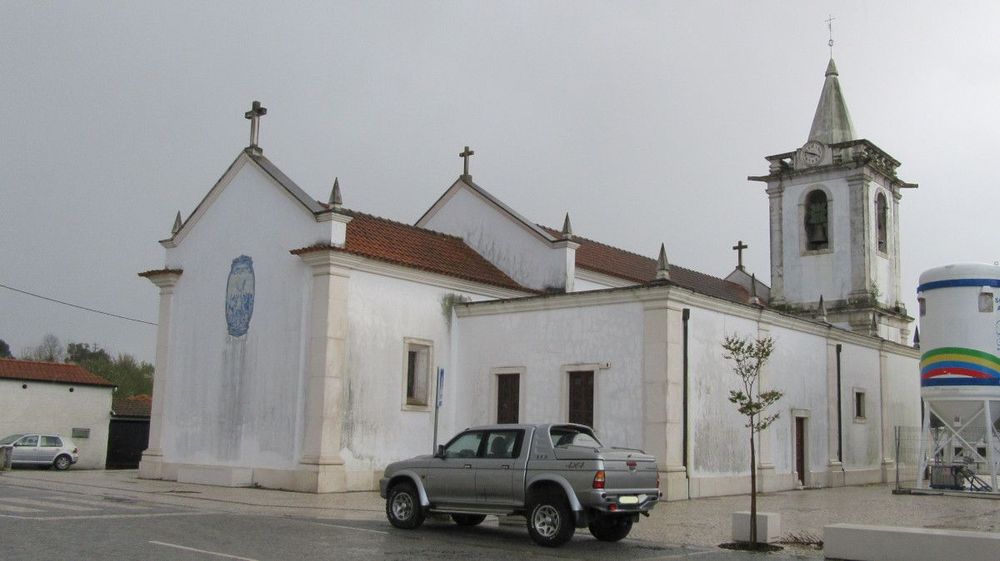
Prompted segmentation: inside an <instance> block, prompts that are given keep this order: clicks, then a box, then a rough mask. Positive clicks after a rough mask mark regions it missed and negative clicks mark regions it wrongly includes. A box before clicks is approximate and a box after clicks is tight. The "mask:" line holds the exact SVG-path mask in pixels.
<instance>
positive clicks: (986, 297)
mask: <svg viewBox="0 0 1000 561" xmlns="http://www.w3.org/2000/svg"><path fill="white" fill-rule="evenodd" d="M979 311H980V312H985V313H991V312H993V293H992V292H980V293H979Z"/></svg>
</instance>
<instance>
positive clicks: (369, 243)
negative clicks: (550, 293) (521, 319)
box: [292, 209, 534, 292]
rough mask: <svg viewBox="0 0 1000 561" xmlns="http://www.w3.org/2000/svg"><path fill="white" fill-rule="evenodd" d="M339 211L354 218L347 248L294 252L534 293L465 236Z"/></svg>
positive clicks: (349, 231) (316, 248)
mask: <svg viewBox="0 0 1000 561" xmlns="http://www.w3.org/2000/svg"><path fill="white" fill-rule="evenodd" d="M338 212H340V213H342V214H347V215H349V216H351V217H352V220H351V221H350V222H349V223H348V224H347V242H346V243H345V244H344V247H343V248H339V247H330V246H312V247H305V248H302V249H296V250H293V251H292V253H294V254H296V255H301V254H303V253H308V252H310V251H319V250H324V249H333V250H335V251H343V252H345V253H351V254H354V255H361V256H363V257H368V258H371V259H377V260H379V261H386V262H389V263H395V264H397V265H403V266H406V267H413V268H415V269H421V270H424V271H430V272H432V273H439V274H442V275H448V276H451V277H457V278H460V279H465V280H470V281H474V282H480V283H483V284H489V285H493V286H499V287H503V288H509V289H513V290H522V291H525V292H534V291H531V290H528V289H526V288H524V287H523V286H521V285H520V284H518V283H517V282H516V281H514V280H513V279H511V278H510V277H508V276H507V275H506V274H504V272H503V271H501V270H500V269H498V268H496V266H494V265H493V264H492V263H490V262H489V261H487V260H486V259H485V258H484V257H483V256H482V255H479V254H478V253H476V251H475V250H473V249H472V248H471V247H469V246H468V245H466V243H465V242H464V241H463V240H462V238H459V237H456V236H450V235H447V234H442V233H439V232H435V231H433V230H427V229H424V228H419V227H417V226H411V225H409V224H403V223H401V222H394V221H392V220H387V219H385V218H380V217H378V216H372V215H370V214H364V213H361V212H356V211H351V210H346V209H341V210H339V211H338Z"/></svg>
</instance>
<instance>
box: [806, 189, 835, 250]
mask: <svg viewBox="0 0 1000 561" xmlns="http://www.w3.org/2000/svg"><path fill="white" fill-rule="evenodd" d="M828 209H829V205H828V203H827V199H826V193H824V192H823V191H820V190H819V189H817V190H815V191H813V192H811V193H809V195H808V196H806V215H805V228H806V249H808V250H810V251H813V250H817V249H827V248H828V247H830V220H829V216H830V213H829V212H828Z"/></svg>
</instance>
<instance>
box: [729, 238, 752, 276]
mask: <svg viewBox="0 0 1000 561" xmlns="http://www.w3.org/2000/svg"><path fill="white" fill-rule="evenodd" d="M748 247H750V246H749V245H747V244H745V243H743V240H740V241H738V242H736V245H734V246H733V249H734V250H736V268H737V269H739V270H741V271H742V270H743V250H744V249H746V248H748Z"/></svg>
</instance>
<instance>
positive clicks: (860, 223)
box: [841, 172, 872, 300]
mask: <svg viewBox="0 0 1000 561" xmlns="http://www.w3.org/2000/svg"><path fill="white" fill-rule="evenodd" d="M870 181H871V177H870V176H869V175H868V174H867V173H865V172H861V173H858V174H855V175H852V176H850V177H848V178H847V192H848V206H849V211H848V212H850V217H851V231H850V232H849V233H848V236H847V237H846V238H845V239H844V240H843V241H841V243H845V242H846V243H847V244H848V248H849V251H850V255H851V273H850V274H851V291H850V292H849V293H848V296H847V297H848V299H849V300H851V299H863V300H867V299H868V296H869V294H870V293H869V289H871V279H872V273H871V253H872V243H871V242H872V240H871V233H870V232H869V226H870V225H871V224H870V222H871V209H869V208H868V207H869V206H870V205H869V204H868V191H869V190H870V189H871V187H870V185H869V183H870Z"/></svg>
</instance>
